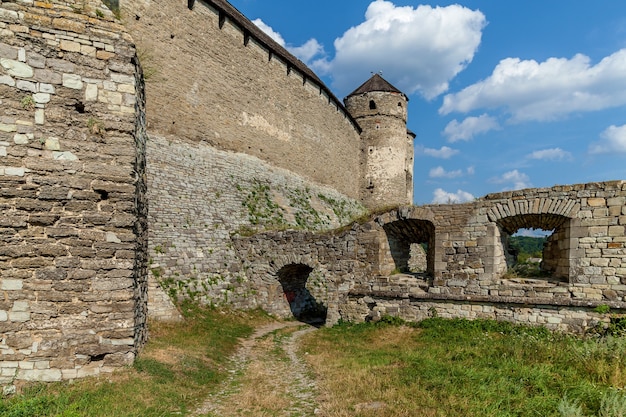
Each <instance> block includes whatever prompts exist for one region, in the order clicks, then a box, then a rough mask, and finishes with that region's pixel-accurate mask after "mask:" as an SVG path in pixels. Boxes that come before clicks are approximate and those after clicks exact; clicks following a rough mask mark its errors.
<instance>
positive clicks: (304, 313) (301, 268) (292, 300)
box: [276, 263, 328, 324]
mask: <svg viewBox="0 0 626 417" xmlns="http://www.w3.org/2000/svg"><path fill="white" fill-rule="evenodd" d="M313 271H314V269H313V268H312V267H310V266H309V265H306V264H303V263H290V264H287V265H285V266H283V267H281V268H280V269H278V271H276V278H277V279H278V282H279V283H280V285H281V288H282V291H283V295H284V299H285V300H286V301H287V303H289V309H290V310H291V313H292V315H293V317H295V318H296V319H298V320H300V321H303V322H306V323H311V324H324V323H325V322H326V315H327V313H328V305H327V301H326V300H323V299H320V298H321V297H320V296H321V295H322V294H319V291H317V290H316V289H315V288H312V287H313V285H312V284H313V283H311V282H310V277H311V273H312V272H313Z"/></svg>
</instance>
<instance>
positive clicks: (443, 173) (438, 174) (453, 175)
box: [428, 166, 463, 178]
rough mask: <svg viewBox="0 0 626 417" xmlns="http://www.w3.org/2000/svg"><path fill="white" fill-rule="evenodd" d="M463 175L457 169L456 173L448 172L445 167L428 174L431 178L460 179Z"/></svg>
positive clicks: (434, 169)
mask: <svg viewBox="0 0 626 417" xmlns="http://www.w3.org/2000/svg"><path fill="white" fill-rule="evenodd" d="M461 175H463V171H461V170H460V169H457V170H456V171H446V170H445V169H443V167H440V166H439V167H436V168H433V169H431V170H430V171H429V172H428V176H429V177H430V178H458V177H460V176H461Z"/></svg>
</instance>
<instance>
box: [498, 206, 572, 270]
mask: <svg viewBox="0 0 626 417" xmlns="http://www.w3.org/2000/svg"><path fill="white" fill-rule="evenodd" d="M569 220H570V219H569V218H568V217H564V216H561V215H558V214H525V215H517V216H512V217H507V218H503V219H501V220H499V221H498V227H499V229H500V241H501V243H502V250H503V253H504V256H505V259H506V266H507V272H506V275H505V278H508V279H522V280H525V279H542V280H546V281H554V282H562V281H563V282H566V281H568V279H569V275H570V247H569Z"/></svg>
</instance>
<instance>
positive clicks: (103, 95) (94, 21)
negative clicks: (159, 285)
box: [0, 0, 147, 385]
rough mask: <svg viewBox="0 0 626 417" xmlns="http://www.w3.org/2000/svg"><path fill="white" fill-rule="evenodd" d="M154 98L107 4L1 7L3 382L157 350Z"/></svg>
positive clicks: (59, 375)
mask: <svg viewBox="0 0 626 417" xmlns="http://www.w3.org/2000/svg"><path fill="white" fill-rule="evenodd" d="M142 90H143V79H142V75H141V69H140V67H139V66H138V62H137V59H136V55H135V48H134V46H133V44H132V42H131V41H130V37H129V36H128V34H127V32H126V31H125V29H124V27H123V26H122V25H120V24H119V23H117V22H116V21H115V19H114V17H113V15H112V13H111V12H110V11H109V10H108V9H107V8H106V7H104V6H102V4H101V3H100V2H94V1H82V0H81V1H72V0H64V1H62V2H60V1H50V2H37V1H0V290H1V291H2V295H3V296H2V301H1V302H0V384H3V385H4V384H10V383H14V382H16V381H20V380H42V381H56V380H61V379H72V378H77V377H82V376H87V375H96V374H98V373H100V372H108V371H111V370H113V369H115V367H119V366H122V365H126V364H130V363H132V361H133V359H134V355H135V353H136V351H137V349H138V348H139V347H140V346H141V345H142V344H143V342H144V340H145V337H146V330H145V320H146V308H145V299H146V279H145V278H146V245H147V234H146V231H147V211H146V201H145V198H146V188H145V140H146V135H145V126H144V124H145V118H144V110H143V91H142Z"/></svg>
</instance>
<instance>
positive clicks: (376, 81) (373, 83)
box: [348, 74, 409, 101]
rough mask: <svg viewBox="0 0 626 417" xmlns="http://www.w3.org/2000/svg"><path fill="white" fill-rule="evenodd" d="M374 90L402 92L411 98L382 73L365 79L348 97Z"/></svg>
mask: <svg viewBox="0 0 626 417" xmlns="http://www.w3.org/2000/svg"><path fill="white" fill-rule="evenodd" d="M372 91H383V92H387V93H398V94H402V95H403V96H404V98H406V100H407V101H408V100H409V98H408V97H407V96H406V94H404V93H403V92H402V91H400V90H398V89H397V88H396V87H394V86H393V85H391V84H390V83H389V82H388V81H387V80H385V79H384V78H383V77H381V76H380V74H374V75H372V77H371V78H370V79H369V80H367V81H365V82H364V83H363V84H361V86H360V87H359V88H357V89H356V90H354V91H353V92H351V93H350V94H348V97H351V96H358V95H360V94H365V93H370V92H372Z"/></svg>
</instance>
